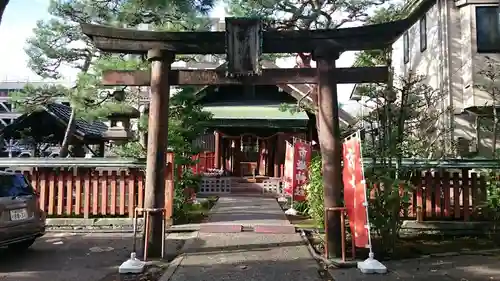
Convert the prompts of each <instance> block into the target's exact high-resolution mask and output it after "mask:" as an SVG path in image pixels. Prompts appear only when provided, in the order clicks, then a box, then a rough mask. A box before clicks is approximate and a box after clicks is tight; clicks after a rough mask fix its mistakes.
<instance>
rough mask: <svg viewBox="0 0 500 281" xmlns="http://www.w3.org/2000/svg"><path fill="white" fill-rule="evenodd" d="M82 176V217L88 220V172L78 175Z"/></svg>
mask: <svg viewBox="0 0 500 281" xmlns="http://www.w3.org/2000/svg"><path fill="white" fill-rule="evenodd" d="M78 176H79V177H80V176H83V217H84V218H86V219H88V218H89V214H90V171H85V172H84V173H79V174H78Z"/></svg>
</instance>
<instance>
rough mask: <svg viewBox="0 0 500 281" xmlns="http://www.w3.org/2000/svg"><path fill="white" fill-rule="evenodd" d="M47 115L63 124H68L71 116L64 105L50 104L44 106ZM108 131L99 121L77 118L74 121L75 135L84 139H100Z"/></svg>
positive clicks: (67, 107)
mask: <svg viewBox="0 0 500 281" xmlns="http://www.w3.org/2000/svg"><path fill="white" fill-rule="evenodd" d="M45 109H46V110H47V112H48V113H50V114H52V115H53V116H54V117H56V118H58V119H59V120H61V121H62V122H64V123H66V124H67V123H68V121H69V117H70V116H71V107H69V106H66V105H64V104H59V103H52V104H49V105H47V106H45ZM107 130H108V126H106V124H104V123H103V122H101V121H92V122H89V121H86V120H84V119H81V118H78V119H77V120H76V134H77V135H80V136H82V137H85V138H102V137H103V133H104V132H106V131H107Z"/></svg>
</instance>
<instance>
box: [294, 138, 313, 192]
mask: <svg viewBox="0 0 500 281" xmlns="http://www.w3.org/2000/svg"><path fill="white" fill-rule="evenodd" d="M293 148H294V149H293V159H294V165H295V185H294V189H293V200H294V201H305V200H306V190H305V188H306V185H307V183H308V181H309V167H310V166H311V145H310V144H308V143H305V142H301V141H296V142H295V143H294V145H293Z"/></svg>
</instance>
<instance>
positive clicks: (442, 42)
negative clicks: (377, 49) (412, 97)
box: [392, 0, 500, 156]
mask: <svg viewBox="0 0 500 281" xmlns="http://www.w3.org/2000/svg"><path fill="white" fill-rule="evenodd" d="M424 1H425V2H428V3H429V5H428V7H429V8H428V9H426V11H425V13H421V14H420V15H419V16H420V18H418V19H413V20H414V21H415V23H414V24H413V26H412V27H411V28H410V29H409V30H408V31H407V32H405V33H404V34H403V35H402V36H401V37H400V38H399V39H398V40H397V41H396V42H395V43H394V44H393V46H392V47H393V53H392V63H393V65H392V66H393V68H394V72H395V75H405V74H407V73H408V72H409V71H414V72H416V73H417V74H419V75H424V76H425V79H426V81H425V82H426V83H427V84H428V85H430V86H431V87H432V88H433V89H435V90H438V91H439V92H440V93H441V97H442V102H443V106H444V107H448V108H452V109H453V113H452V114H448V116H447V118H446V120H445V122H443V123H444V124H446V125H444V126H447V128H450V129H451V130H450V131H451V133H450V134H449V136H447V137H448V138H451V139H453V140H454V141H455V142H456V143H458V147H459V151H458V154H461V155H462V156H472V155H475V154H476V153H475V152H478V155H479V156H488V155H491V149H492V133H491V131H488V130H485V129H481V128H482V127H483V126H478V124H479V123H480V124H484V123H486V122H490V123H491V118H490V117H484V116H483V117H480V116H481V115H479V114H477V113H478V112H484V109H486V108H488V106H489V108H490V110H491V105H492V98H491V97H490V95H489V94H488V93H486V92H484V91H481V90H480V89H478V88H477V87H476V86H477V85H478V84H480V83H481V82H482V76H481V75H479V74H478V72H479V71H480V70H481V69H484V62H485V57H487V56H489V57H491V58H494V59H498V60H499V61H500V9H499V2H498V0H494V1H492V0H458V1H455V0H416V1H414V3H411V4H410V5H414V6H416V5H417V4H420V3H422V2H424ZM499 83H500V81H499ZM478 127H479V129H478ZM498 148H500V146H499V147H498Z"/></svg>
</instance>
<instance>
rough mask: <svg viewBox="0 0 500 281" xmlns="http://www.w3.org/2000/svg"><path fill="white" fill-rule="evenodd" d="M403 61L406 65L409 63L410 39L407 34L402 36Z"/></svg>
mask: <svg viewBox="0 0 500 281" xmlns="http://www.w3.org/2000/svg"><path fill="white" fill-rule="evenodd" d="M403 53H404V54H403V61H404V63H408V62H409V61H410V38H409V36H408V32H405V33H404V34H403Z"/></svg>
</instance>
